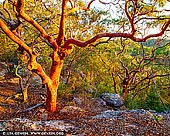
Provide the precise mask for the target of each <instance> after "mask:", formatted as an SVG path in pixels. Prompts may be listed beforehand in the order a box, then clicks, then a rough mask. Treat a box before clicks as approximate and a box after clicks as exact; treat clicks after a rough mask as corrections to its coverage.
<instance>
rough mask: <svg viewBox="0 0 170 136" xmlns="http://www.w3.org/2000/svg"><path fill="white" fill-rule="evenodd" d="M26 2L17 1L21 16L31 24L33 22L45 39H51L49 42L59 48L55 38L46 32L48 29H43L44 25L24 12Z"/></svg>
mask: <svg viewBox="0 0 170 136" xmlns="http://www.w3.org/2000/svg"><path fill="white" fill-rule="evenodd" d="M24 2H25V0H18V1H17V5H16V10H17V12H18V14H19V16H20V17H22V18H23V19H25V20H26V21H27V22H29V23H30V24H32V25H33V26H34V27H35V28H36V29H37V30H38V31H39V32H40V33H41V36H42V37H43V38H45V39H47V40H48V41H49V43H50V44H51V45H53V48H54V49H55V50H57V49H58V45H57V43H56V42H55V40H54V39H53V38H52V36H50V35H48V34H47V33H46V31H45V30H44V29H43V27H41V26H40V25H39V24H38V23H37V22H36V21H35V20H33V19H32V18H30V17H29V16H28V15H27V14H26V13H25V12H24Z"/></svg>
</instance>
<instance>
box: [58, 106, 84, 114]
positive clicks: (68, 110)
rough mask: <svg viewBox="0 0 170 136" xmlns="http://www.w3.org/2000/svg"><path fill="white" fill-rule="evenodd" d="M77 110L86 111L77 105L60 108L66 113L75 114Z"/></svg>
mask: <svg viewBox="0 0 170 136" xmlns="http://www.w3.org/2000/svg"><path fill="white" fill-rule="evenodd" d="M77 112H84V110H82V109H81V108H80V107H75V106H65V107H64V108H63V109H62V110H60V113H62V114H63V113H66V114H74V113H77Z"/></svg>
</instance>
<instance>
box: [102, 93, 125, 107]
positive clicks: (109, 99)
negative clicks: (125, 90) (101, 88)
mask: <svg viewBox="0 0 170 136" xmlns="http://www.w3.org/2000/svg"><path fill="white" fill-rule="evenodd" d="M100 98H101V99H102V100H103V101H105V102H106V104H107V105H108V106H113V107H115V108H119V107H121V106H122V105H123V101H122V97H121V96H120V95H119V94H113V93H103V94H102V95H101V97H100Z"/></svg>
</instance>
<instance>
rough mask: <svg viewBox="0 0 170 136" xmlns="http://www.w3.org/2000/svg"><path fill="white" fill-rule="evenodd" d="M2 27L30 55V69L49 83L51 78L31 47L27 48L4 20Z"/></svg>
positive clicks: (0, 25) (44, 81) (0, 22)
mask: <svg viewBox="0 0 170 136" xmlns="http://www.w3.org/2000/svg"><path fill="white" fill-rule="evenodd" d="M0 27H1V29H2V30H3V32H4V33H5V34H6V35H7V36H8V37H9V38H10V39H11V40H12V41H14V42H15V43H17V44H18V45H19V46H21V47H22V48H23V49H24V50H25V51H26V52H27V53H28V54H29V55H30V60H29V63H28V69H29V70H35V73H37V74H38V75H39V76H40V77H41V79H42V81H43V83H47V82H48V80H50V78H49V77H48V76H47V75H46V73H45V72H44V70H43V68H42V66H41V65H40V64H39V63H37V62H36V57H37V55H36V54H35V53H34V52H33V50H32V49H31V48H30V47H29V46H27V45H26V44H25V43H24V42H23V41H22V40H21V39H20V38H18V37H17V36H16V35H15V34H13V33H12V32H11V31H10V30H9V29H8V27H7V26H6V24H5V23H4V22H3V21H2V20H0Z"/></svg>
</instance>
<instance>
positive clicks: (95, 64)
mask: <svg viewBox="0 0 170 136" xmlns="http://www.w3.org/2000/svg"><path fill="white" fill-rule="evenodd" d="M158 3H159V6H160V7H163V6H164V4H165V3H166V2H164V1H159V2H158ZM140 4H141V5H140ZM140 4H139V5H138V6H139V8H140V9H138V10H140V12H142V11H143V13H144V12H145V11H148V13H145V15H146V18H147V16H149V14H154V15H153V16H155V17H157V18H159V19H153V20H152V21H148V22H147V21H146V20H147V19H146V20H144V21H142V22H140V24H141V25H139V26H140V29H141V30H142V29H143V27H142V24H143V23H144V22H145V24H144V26H146V28H148V29H149V30H152V32H155V31H157V28H158V26H159V25H161V24H164V23H165V21H166V19H167V18H169V14H168V15H167V14H164V13H162V14H159V17H158V15H157V13H155V12H154V13H152V12H151V11H152V10H153V5H152V4H145V5H144V4H143V5H142V3H140ZM25 5H26V6H25V12H27V13H28V14H29V16H31V17H32V18H33V19H34V20H35V21H37V22H38V23H39V24H40V25H41V26H42V27H43V28H44V29H45V30H46V32H48V33H49V34H50V35H52V36H53V37H55V38H57V34H58V31H59V27H58V26H59V24H60V20H59V17H58V16H60V13H61V9H60V6H61V2H60V1H58V2H53V1H48V2H47V1H42V2H41V1H36V2H35V1H33V0H27V1H26V3H25ZM76 5H77V6H79V7H84V6H85V2H83V1H76ZM0 6H1V9H2V7H3V4H1V5H0ZM117 6H118V7H117V8H118V9H119V11H111V7H110V9H109V6H107V5H105V6H104V7H102V8H101V7H97V6H93V7H92V8H91V10H90V11H84V10H76V9H74V10H75V11H72V12H70V13H68V16H67V21H66V28H65V31H66V35H65V39H68V38H69V37H73V38H76V39H78V40H82V41H85V40H87V39H89V38H91V37H92V36H94V35H96V34H98V33H102V32H111V31H112V30H114V31H116V32H119V31H120V30H123V31H128V30H129V27H128V26H129V22H128V20H127V18H126V17H125V16H122V14H123V15H124V14H125V13H124V12H123V8H122V5H121V4H117ZM8 8H9V9H10V10H11V11H12V6H11V7H10V5H8ZM128 8H129V9H128V11H129V14H131V13H130V12H131V11H132V9H133V7H131V5H129V7H128ZM54 9H55V10H54ZM149 11H150V12H149ZM115 12H116V13H115ZM136 12H139V11H136ZM2 13H3V12H1V18H3V14H7V13H3V14H2ZM11 13H12V14H14V13H13V12H11ZM115 15H117V16H116V17H115ZM139 20H140V19H139ZM139 20H138V21H139ZM21 22H22V26H20V27H19V30H18V31H19V33H20V35H21V37H22V40H23V41H24V42H25V43H26V44H27V45H28V46H29V47H30V48H32V49H35V50H36V52H38V53H39V54H40V55H39V56H38V57H37V62H38V63H40V64H41V65H42V66H43V69H44V70H45V71H46V73H47V74H49V73H50V66H51V64H52V60H51V58H50V57H49V56H48V55H49V54H50V53H51V52H52V49H51V48H50V46H48V41H47V40H44V39H43V38H42V36H41V35H40V34H39V33H38V31H37V30H36V29H35V28H34V27H33V26H32V25H31V24H29V23H28V22H26V21H24V20H21ZM0 31H1V33H0V39H1V40H0V61H1V62H5V63H6V64H7V65H8V75H9V74H10V75H11V76H16V73H15V71H16V68H17V66H18V65H19V70H18V73H20V75H21V76H22V78H25V77H26V76H28V75H29V74H30V73H29V72H28V71H27V70H26V66H27V63H28V58H29V56H28V55H25V54H24V55H23V54H21V51H18V50H17V49H18V45H17V44H16V43H14V42H13V41H11V40H10V39H9V38H8V37H7V36H6V34H4V33H3V32H2V30H0ZM139 34H140V32H139ZM146 34H147V32H146ZM169 36H170V34H169V31H167V33H165V35H163V36H161V37H157V38H150V39H149V40H147V41H146V42H134V41H132V40H130V39H127V38H114V39H111V38H101V39H99V40H98V41H96V42H94V43H91V44H90V45H89V46H88V47H83V48H81V47H77V46H74V48H73V51H72V53H71V54H70V55H69V56H67V58H66V60H65V62H64V65H63V68H62V71H61V76H60V84H59V87H58V97H59V98H72V97H73V96H76V97H77V96H78V97H83V98H85V97H88V98H92V97H93V98H97V97H100V95H101V94H102V93H104V92H110V93H118V94H120V95H122V97H123V98H124V100H125V101H124V103H125V106H126V107H127V108H129V109H138V108H143V109H153V110H156V111H163V110H168V109H170V97H169V96H170V38H169ZM24 70H25V71H26V72H24ZM3 76H6V75H1V77H3ZM3 80H5V79H3Z"/></svg>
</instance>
